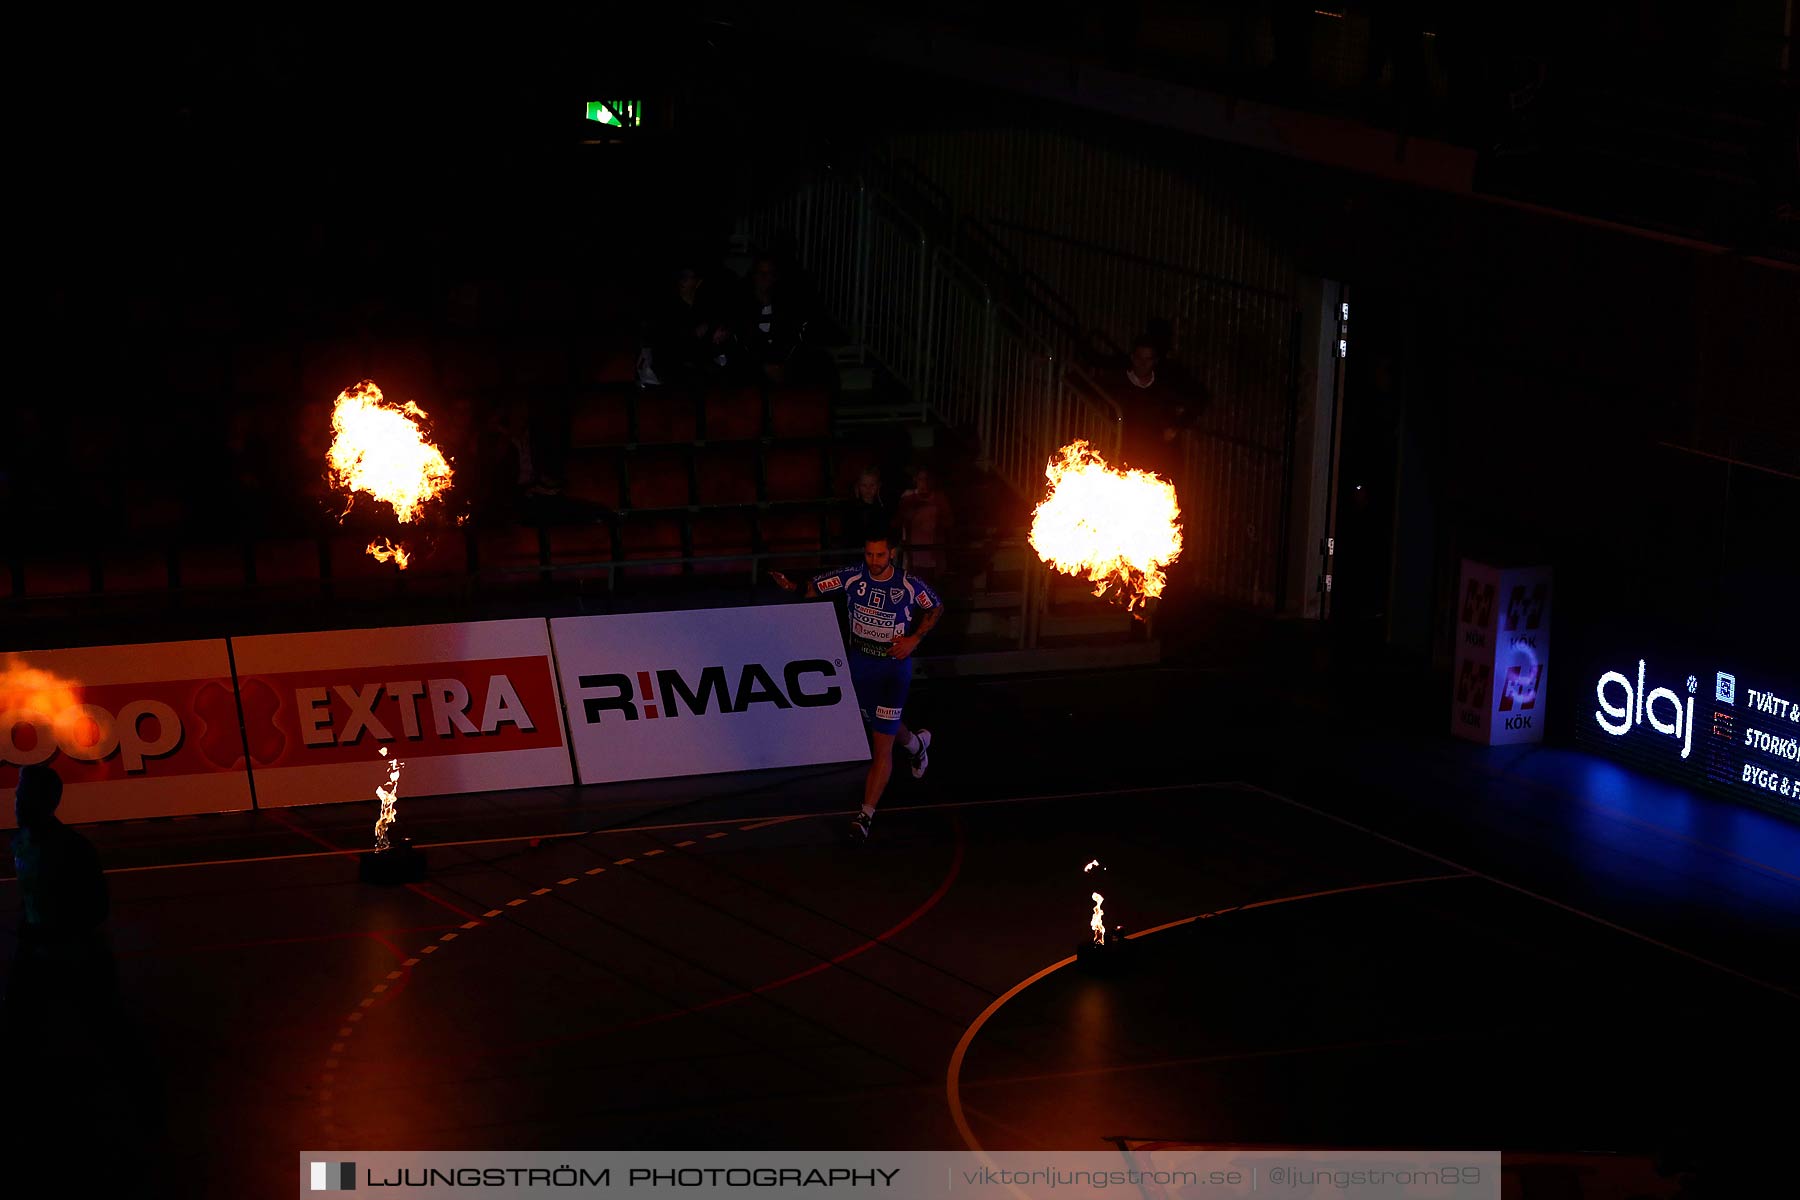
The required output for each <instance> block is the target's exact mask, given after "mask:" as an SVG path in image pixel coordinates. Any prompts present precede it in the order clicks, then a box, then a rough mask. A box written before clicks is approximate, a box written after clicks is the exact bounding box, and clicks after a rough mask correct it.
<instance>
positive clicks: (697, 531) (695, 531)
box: [690, 511, 753, 577]
mask: <svg viewBox="0 0 1800 1200" xmlns="http://www.w3.org/2000/svg"><path fill="white" fill-rule="evenodd" d="M690 529H691V531H692V535H693V546H694V557H695V558H715V559H719V560H720V561H717V562H696V563H695V564H694V573H695V574H696V575H724V574H738V575H744V576H746V577H748V575H749V573H750V563H751V559H750V555H751V553H752V552H753V544H752V539H751V529H750V514H749V513H745V512H731V511H724V512H703V513H696V514H695V515H694V518H693V521H692V523H691V525H690ZM732 555H741V556H742V557H724V556H732Z"/></svg>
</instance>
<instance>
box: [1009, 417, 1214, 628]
mask: <svg viewBox="0 0 1800 1200" xmlns="http://www.w3.org/2000/svg"><path fill="white" fill-rule="evenodd" d="M1044 476H1045V478H1047V479H1048V480H1049V481H1050V494H1049V495H1048V496H1046V497H1045V498H1044V501H1043V502H1042V503H1041V504H1039V505H1038V506H1037V509H1036V510H1035V511H1034V512H1033V513H1032V518H1031V548H1032V549H1033V550H1036V551H1037V552H1038V557H1039V558H1041V559H1043V560H1044V562H1046V563H1048V564H1049V565H1050V566H1051V567H1053V568H1055V569H1056V570H1058V571H1061V572H1063V573H1064V574H1067V575H1083V576H1086V578H1087V579H1088V580H1089V581H1090V582H1092V583H1094V584H1095V585H1097V586H1096V587H1095V588H1094V595H1096V596H1102V597H1103V596H1105V595H1106V594H1107V592H1108V591H1109V590H1113V591H1116V592H1117V594H1119V595H1121V596H1124V597H1126V599H1127V603H1126V607H1127V608H1129V609H1135V608H1137V606H1138V605H1139V604H1142V603H1143V602H1144V601H1145V600H1146V599H1148V598H1152V597H1156V596H1160V595H1162V593H1163V587H1164V585H1165V584H1166V583H1167V582H1168V577H1167V576H1166V575H1165V574H1164V573H1163V568H1165V567H1167V566H1168V565H1169V564H1170V563H1173V562H1174V561H1175V560H1176V559H1178V558H1180V557H1181V523H1180V517H1181V509H1180V507H1179V506H1178V505H1177V503H1176V496H1175V487H1174V485H1173V484H1171V483H1169V482H1168V481H1167V480H1166V479H1164V478H1162V476H1160V475H1153V474H1151V473H1150V472H1148V471H1138V470H1117V469H1114V468H1112V467H1109V466H1107V465H1106V460H1105V459H1103V458H1101V457H1100V456H1099V455H1098V454H1096V453H1094V451H1093V450H1092V449H1090V448H1089V446H1088V444H1087V443H1086V442H1085V441H1077V442H1072V443H1070V444H1069V445H1067V446H1064V447H1063V448H1062V450H1061V451H1059V452H1058V457H1057V458H1054V459H1052V460H1051V461H1050V463H1049V464H1048V465H1047V466H1046V467H1045V468H1044Z"/></svg>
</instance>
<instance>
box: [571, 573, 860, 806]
mask: <svg viewBox="0 0 1800 1200" xmlns="http://www.w3.org/2000/svg"><path fill="white" fill-rule="evenodd" d="M550 637H551V641H552V643H553V644H554V645H555V648H556V663H557V674H558V677H559V679H560V681H561V683H562V694H563V701H564V704H565V705H566V706H567V710H568V721H569V728H570V731H571V732H570V736H571V740H572V742H573V744H574V747H575V766H576V771H577V774H579V776H580V778H581V782H583V783H608V782H613V781H617V780H623V779H657V778H666V777H669V776H675V775H709V774H713V773H716V772H720V771H749V770H756V769H759V768H763V767H791V766H802V765H807V764H814V763H831V762H848V761H852V760H857V759H866V758H867V757H868V742H867V739H866V738H865V737H864V734H863V729H862V719H861V717H860V716H859V715H858V713H857V707H856V695H855V692H854V691H853V689H852V687H851V684H850V672H849V670H848V668H847V666H846V664H845V661H844V646H843V642H842V640H841V639H840V637H839V634H838V628H837V622H836V620H835V619H834V617H833V613H832V611H831V609H830V608H829V607H828V606H826V605H823V604H787V605H770V606H766V607H757V608H713V609H699V610H689V611H685V612H656V613H628V614H620V615H616V616H595V617H564V618H559V619H556V620H552V621H551V622H550Z"/></svg>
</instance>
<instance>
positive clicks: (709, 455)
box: [694, 446, 757, 505]
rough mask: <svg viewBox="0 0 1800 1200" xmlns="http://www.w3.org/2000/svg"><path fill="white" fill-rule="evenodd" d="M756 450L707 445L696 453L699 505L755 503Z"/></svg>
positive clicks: (748, 447) (696, 489) (746, 447)
mask: <svg viewBox="0 0 1800 1200" xmlns="http://www.w3.org/2000/svg"><path fill="white" fill-rule="evenodd" d="M756 457H757V456H756V447H754V446H707V447H704V448H702V449H700V450H696V451H695V452H694V484H695V492H696V493H697V494H698V496H699V499H700V503H701V504H707V505H713V504H755V503H756V498H757V497H756V492H757V484H756V475H757V464H756Z"/></svg>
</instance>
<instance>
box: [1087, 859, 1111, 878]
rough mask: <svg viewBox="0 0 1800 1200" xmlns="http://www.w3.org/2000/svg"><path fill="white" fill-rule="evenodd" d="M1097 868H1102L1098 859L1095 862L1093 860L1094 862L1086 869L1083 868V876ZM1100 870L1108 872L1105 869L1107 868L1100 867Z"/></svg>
mask: <svg viewBox="0 0 1800 1200" xmlns="http://www.w3.org/2000/svg"><path fill="white" fill-rule="evenodd" d="M1095 867H1100V860H1099V859H1097V858H1096V859H1093V860H1092V861H1090V862H1089V863H1088V865H1087V866H1085V867H1083V868H1081V873H1082V874H1083V875H1085V874H1087V873H1088V872H1089V871H1092V870H1093V869H1094V868H1095ZM1100 869H1101V870H1102V871H1104V870H1106V868H1105V867H1100Z"/></svg>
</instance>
